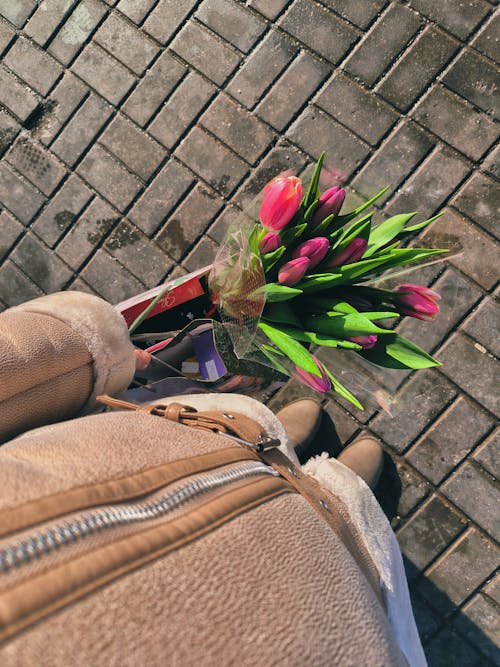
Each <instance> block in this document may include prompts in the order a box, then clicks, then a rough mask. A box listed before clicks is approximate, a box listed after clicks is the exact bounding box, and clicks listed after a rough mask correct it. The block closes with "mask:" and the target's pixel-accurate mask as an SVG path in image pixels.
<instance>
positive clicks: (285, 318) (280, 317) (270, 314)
mask: <svg viewBox="0 0 500 667" xmlns="http://www.w3.org/2000/svg"><path fill="white" fill-rule="evenodd" d="M262 319H263V320H269V321H270V322H281V323H282V324H292V325H293V326H296V327H301V326H302V324H301V322H300V320H299V318H298V317H297V315H296V314H295V313H294V312H293V310H292V308H291V307H290V305H289V304H288V303H287V302H286V301H280V302H279V303H269V304H266V307H265V308H264V312H263V313H262Z"/></svg>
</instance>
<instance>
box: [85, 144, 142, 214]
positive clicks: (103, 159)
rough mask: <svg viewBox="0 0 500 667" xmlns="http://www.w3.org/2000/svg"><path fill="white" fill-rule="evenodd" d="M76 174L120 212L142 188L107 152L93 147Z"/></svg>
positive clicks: (98, 147)
mask: <svg viewBox="0 0 500 667" xmlns="http://www.w3.org/2000/svg"><path fill="white" fill-rule="evenodd" d="M78 173H79V174H80V176H82V177H83V178H84V179H86V180H87V182H88V183H90V185H92V186H93V187H94V188H95V189H96V190H97V192H99V193H100V194H102V195H103V196H104V197H105V198H106V199H108V201H110V202H111V203H112V204H113V205H114V206H116V208H117V209H118V210H120V211H124V210H125V209H126V208H127V206H128V205H129V204H130V202H131V201H132V199H134V197H135V196H136V195H137V194H138V193H139V191H140V190H141V188H142V184H141V182H140V181H139V180H138V179H137V178H136V177H135V176H132V174H130V173H129V172H128V171H126V170H125V169H124V168H123V167H122V166H121V165H120V164H119V163H118V162H117V161H116V160H115V159H114V158H113V157H112V156H111V155H110V154H109V153H108V152H107V151H105V150H104V149H103V148H101V147H100V146H97V145H95V146H94V147H93V148H92V149H91V151H90V153H88V155H87V156H86V157H85V159H84V160H83V162H82V163H81V165H80V166H79V168H78Z"/></svg>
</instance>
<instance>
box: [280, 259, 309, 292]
mask: <svg viewBox="0 0 500 667" xmlns="http://www.w3.org/2000/svg"><path fill="white" fill-rule="evenodd" d="M310 264H311V262H310V260H309V258H308V257H297V259H292V260H290V261H289V262H286V264H283V266H282V267H281V269H280V270H279V272H278V282H279V283H280V285H288V287H293V285H296V284H297V283H298V282H299V281H300V280H302V278H303V277H304V274H305V272H306V271H307V269H308V268H309V266H310Z"/></svg>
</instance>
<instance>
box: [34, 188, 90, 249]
mask: <svg viewBox="0 0 500 667" xmlns="http://www.w3.org/2000/svg"><path fill="white" fill-rule="evenodd" d="M91 197H92V193H91V191H90V190H89V189H88V188H87V186H86V185H85V184H84V183H83V181H82V180H81V179H80V178H78V176H76V175H73V176H71V177H70V178H69V179H68V180H67V181H66V183H64V185H63V186H62V188H61V189H60V190H59V192H58V193H57V194H56V195H55V196H54V197H53V198H52V199H51V200H50V202H49V204H48V205H47V206H46V207H45V209H44V210H43V212H42V214H41V215H40V216H38V218H37V219H36V220H35V222H34V223H33V225H32V226H31V228H32V229H33V231H34V232H35V233H36V234H37V236H39V237H40V238H41V239H42V240H43V241H45V243H46V244H47V245H49V246H51V247H53V246H54V245H55V244H56V243H57V241H58V240H59V239H60V237H61V236H62V235H63V234H64V232H65V231H66V230H67V229H68V228H69V227H70V226H71V225H72V224H73V223H74V222H75V220H76V219H77V217H78V215H79V213H80V211H81V210H82V209H83V208H84V207H85V206H86V205H87V203H88V202H89V201H90V199H91Z"/></svg>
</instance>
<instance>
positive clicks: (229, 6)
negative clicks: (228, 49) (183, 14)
mask: <svg viewBox="0 0 500 667" xmlns="http://www.w3.org/2000/svg"><path fill="white" fill-rule="evenodd" d="M195 16H196V18H197V19H198V20H200V21H202V22H203V23H204V24H205V25H207V26H208V27H209V28H210V29H211V30H213V31H214V32H216V33H217V34H218V35H220V36H221V37H224V39H226V40H227V41H228V42H231V44H232V45H233V46H236V48H238V49H240V51H243V52H245V53H248V51H250V49H251V48H252V46H253V45H254V44H255V42H256V41H257V40H258V39H259V37H260V36H261V35H262V33H263V32H264V30H265V28H266V22H265V21H264V20H263V19H261V18H260V17H259V16H257V15H256V14H254V13H253V12H250V11H249V10H248V9H246V8H245V7H243V6H241V4H239V3H237V2H235V0H204V2H202V3H201V5H200V8H199V9H198V10H197V12H196V14H195Z"/></svg>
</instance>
